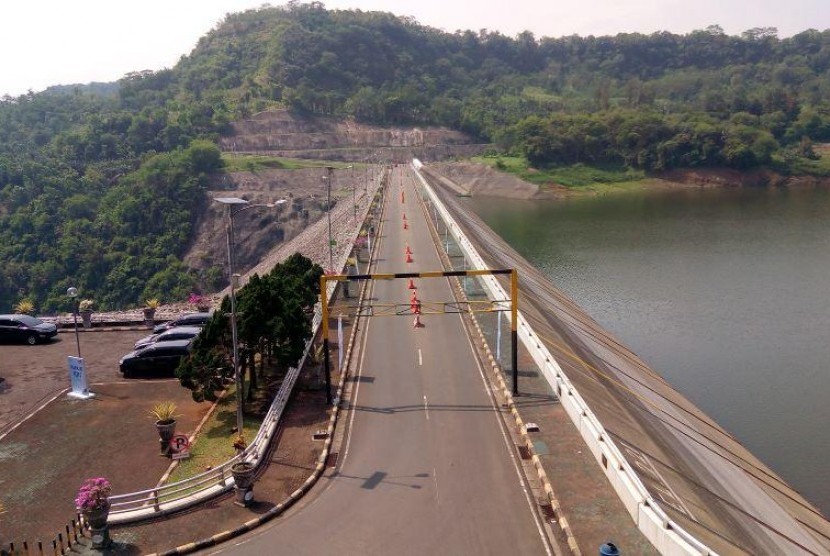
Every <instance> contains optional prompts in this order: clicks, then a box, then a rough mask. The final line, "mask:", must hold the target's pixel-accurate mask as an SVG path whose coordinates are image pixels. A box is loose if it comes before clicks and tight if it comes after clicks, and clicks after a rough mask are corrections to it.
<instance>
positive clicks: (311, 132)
mask: <svg viewBox="0 0 830 556" xmlns="http://www.w3.org/2000/svg"><path fill="white" fill-rule="evenodd" d="M232 127H233V134H232V135H231V136H229V137H225V138H223V139H222V140H221V141H220V146H221V147H222V149H223V150H226V151H231V152H258V153H269V154H276V155H280V156H291V157H296V158H314V159H327V160H354V161H366V160H371V159H373V158H374V160H377V161H387V162H407V161H409V160H411V159H412V158H413V157H416V158H421V159H424V160H441V159H446V158H451V157H467V156H472V155H474V154H478V153H481V152H482V151H484V150H485V149H486V148H487V147H488V145H482V144H476V143H475V142H474V141H473V140H472V139H471V138H470V137H469V136H467V135H465V134H463V133H461V132H458V131H453V130H451V129H447V128H443V127H426V128H417V127H377V126H370V125H365V124H360V123H357V122H355V121H353V120H349V119H345V120H336V119H333V118H319V117H315V118H311V117H309V118H300V117H297V116H295V115H293V114H291V113H290V112H288V111H286V110H270V111H267V112H260V113H259V114H255V115H254V116H252V117H251V118H249V119H247V120H243V121H241V122H236V123H234V124H233V125H232Z"/></svg>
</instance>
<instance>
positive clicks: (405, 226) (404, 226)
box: [403, 220, 409, 230]
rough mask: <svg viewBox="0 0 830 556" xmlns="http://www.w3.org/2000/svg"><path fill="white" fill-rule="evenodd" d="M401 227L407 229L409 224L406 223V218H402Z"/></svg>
mask: <svg viewBox="0 0 830 556" xmlns="http://www.w3.org/2000/svg"><path fill="white" fill-rule="evenodd" d="M403 229H404V230H408V229H409V224H407V223H406V220H404V221H403Z"/></svg>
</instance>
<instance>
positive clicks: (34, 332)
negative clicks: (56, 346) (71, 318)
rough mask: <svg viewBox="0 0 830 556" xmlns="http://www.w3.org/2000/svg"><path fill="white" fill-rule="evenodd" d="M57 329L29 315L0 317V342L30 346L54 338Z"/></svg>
mask: <svg viewBox="0 0 830 556" xmlns="http://www.w3.org/2000/svg"><path fill="white" fill-rule="evenodd" d="M57 334H58V327H57V326H55V325H54V324H51V323H48V322H43V321H42V320H40V319H36V318H35V317H30V316H29V315H0V341H3V342H26V343H27V344H29V345H30V346H33V345H35V344H36V343H38V342H42V341H45V340H48V339H49V338H54V337H55V336H56V335H57Z"/></svg>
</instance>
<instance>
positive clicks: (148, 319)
mask: <svg viewBox="0 0 830 556" xmlns="http://www.w3.org/2000/svg"><path fill="white" fill-rule="evenodd" d="M159 305H161V301H159V300H158V299H156V298H155V297H154V298H152V299H148V300H147V301H145V302H144V324H146V325H147V326H149V327H151V328H152V327H153V325H154V324H155V318H156V309H158V308H159Z"/></svg>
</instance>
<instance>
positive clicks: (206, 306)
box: [187, 293, 210, 313]
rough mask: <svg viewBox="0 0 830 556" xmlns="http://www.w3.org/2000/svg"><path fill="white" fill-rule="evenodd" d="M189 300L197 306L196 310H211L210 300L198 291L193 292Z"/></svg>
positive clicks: (203, 311)
mask: <svg viewBox="0 0 830 556" xmlns="http://www.w3.org/2000/svg"><path fill="white" fill-rule="evenodd" d="M187 302H188V303H190V304H191V305H193V306H194V307H196V310H197V311H199V312H202V313H205V312H207V311H209V310H210V300H209V299H208V298H207V297H205V296H204V295H201V294H198V293H191V294H190V297H188V298H187Z"/></svg>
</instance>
